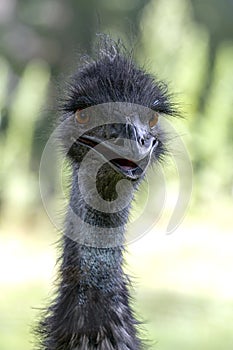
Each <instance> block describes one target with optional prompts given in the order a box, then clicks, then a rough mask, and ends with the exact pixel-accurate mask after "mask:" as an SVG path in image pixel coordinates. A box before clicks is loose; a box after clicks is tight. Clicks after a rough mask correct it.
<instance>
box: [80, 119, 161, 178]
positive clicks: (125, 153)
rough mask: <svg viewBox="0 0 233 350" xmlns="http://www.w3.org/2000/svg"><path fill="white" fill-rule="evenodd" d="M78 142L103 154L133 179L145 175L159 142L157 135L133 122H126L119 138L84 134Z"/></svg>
mask: <svg viewBox="0 0 233 350" xmlns="http://www.w3.org/2000/svg"><path fill="white" fill-rule="evenodd" d="M77 142H78V143H80V144H82V145H85V146H86V147H88V148H92V149H93V150H94V151H96V152H97V153H98V154H101V155H102V156H103V157H104V158H105V159H106V161H107V162H109V163H110V164H111V165H113V167H114V168H115V169H116V170H117V171H118V172H121V173H122V174H123V175H125V176H126V177H128V178H130V179H133V180H136V179H139V178H141V177H142V176H143V175H144V173H145V171H146V169H147V167H148V165H149V163H150V158H151V153H152V151H153V149H154V148H155V147H156V146H157V144H158V141H157V140H156V139H155V137H153V136H152V135H151V134H149V133H146V131H145V129H143V128H138V127H136V126H135V125H133V124H125V129H124V133H121V134H120V135H119V136H118V137H117V138H116V137H115V138H110V139H107V140H103V139H102V140H101V139H99V138H97V137H96V136H91V135H88V134H83V135H82V136H81V137H79V139H78V140H77Z"/></svg>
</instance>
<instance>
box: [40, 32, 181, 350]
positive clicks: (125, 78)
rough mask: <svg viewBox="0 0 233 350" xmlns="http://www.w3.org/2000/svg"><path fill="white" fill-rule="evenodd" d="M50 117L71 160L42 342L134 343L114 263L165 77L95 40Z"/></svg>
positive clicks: (54, 349) (160, 107) (122, 278)
mask: <svg viewBox="0 0 233 350" xmlns="http://www.w3.org/2000/svg"><path fill="white" fill-rule="evenodd" d="M62 110H63V111H62V117H61V118H60V119H59V125H60V126H62V127H60V128H59V135H58V136H59V140H60V143H61V144H62V147H63V150H65V155H66V156H67V158H68V160H69V162H70V166H71V169H72V175H71V188H70V199H69V206H68V208H67V213H66V219H65V224H64V232H63V233H64V234H63V237H62V254H61V257H60V265H59V275H58V286H57V293H56V296H55V297H54V300H53V301H52V302H51V305H50V306H49V308H48V310H46V312H45V315H44V317H43V319H42V321H41V322H40V325H39V327H38V330H37V332H38V334H39V338H40V349H43V350H141V349H144V347H145V346H146V345H145V344H144V343H143V341H142V340H141V337H140V335H139V329H138V326H139V322H138V321H137V320H136V318H135V316H134V312H133V310H132V308H131V306H130V304H131V302H130V295H129V283H130V280H129V277H128V276H127V275H126V274H125V272H124V271H123V262H124V259H123V253H124V250H125V245H124V242H125V226H126V224H127V221H128V216H129V210H130V205H131V202H132V200H133V196H134V193H135V191H136V189H137V187H138V185H139V183H140V182H141V181H142V180H143V178H144V176H145V173H146V172H147V169H148V166H151V165H153V164H155V163H156V162H157V161H160V160H161V159H162V158H163V155H164V154H165V153H166V135H165V132H164V131H163V130H162V129H161V126H160V123H159V119H160V118H163V115H173V114H174V113H175V111H174V105H173V103H172V102H171V99H170V95H169V94H168V93H167V87H166V85H165V84H164V83H162V82H159V81H157V80H156V79H155V78H153V77H152V76H151V75H149V74H148V73H146V72H145V71H144V70H143V69H141V68H139V67H137V66H136V65H135V63H134V61H133V58H132V54H131V53H128V52H127V50H126V49H125V48H124V47H123V45H122V44H121V43H120V42H113V41H112V40H111V39H106V40H104V41H103V42H102V43H101V44H100V45H99V46H98V50H97V57H96V58H95V59H85V62H84V63H83V64H82V66H81V67H79V69H78V70H77V71H76V72H75V74H74V75H73V77H72V79H71V82H70V83H69V87H68V92H67V96H66V98H65V101H64V102H63V105H62Z"/></svg>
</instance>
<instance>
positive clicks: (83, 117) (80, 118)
mask: <svg viewBox="0 0 233 350" xmlns="http://www.w3.org/2000/svg"><path fill="white" fill-rule="evenodd" d="M75 118H76V120H77V122H78V123H79V124H87V123H88V122H89V120H90V117H89V115H88V114H86V113H85V112H84V111H82V110H79V109H78V110H77V111H76V112H75Z"/></svg>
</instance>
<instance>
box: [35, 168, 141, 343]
mask: <svg viewBox="0 0 233 350" xmlns="http://www.w3.org/2000/svg"><path fill="white" fill-rule="evenodd" d="M76 170H77V169H74V173H73V184H72V190H71V197H70V205H69V209H68V213H67V222H66V227H65V234H64V239H63V254H62V262H61V265H60V286H59V289H58V295H57V297H56V299H55V301H54V303H53V305H52V306H51V307H50V309H49V314H48V317H46V319H45V321H44V322H43V323H42V325H41V328H42V333H44V334H45V337H44V343H43V344H44V348H45V350H83V349H85V350H97V349H98V350H119V349H122V350H123V349H125V350H126V349H127V350H140V349H141V348H142V347H141V342H140V340H139V339H138V337H137V329H136V327H137V321H136V320H135V318H134V316H133V312H132V311H131V308H130V306H129V293H128V281H129V279H128V276H126V275H125V274H124V272H123V269H122V264H123V257H122V252H123V243H124V227H125V224H126V222H127V218H128V211H129V205H125V203H123V205H122V206H121V203H120V205H119V202H114V203H115V204H116V207H115V208H114V205H113V206H112V207H111V210H112V212H110V213H109V212H106V210H105V211H103V209H106V207H105V205H104V204H103V203H104V202H103V203H102V204H103V206H102V207H100V208H99V209H102V211H101V210H98V209H94V208H93V207H91V206H90V204H88V203H87V202H86V201H85V200H84V197H85V193H86V192H85V190H86V191H87V190H88V186H89V185H88V181H87V182H84V188H82V189H81V188H80V187H81V186H82V184H81V185H80V182H79V179H78V175H77V171H76ZM88 176H89V175H88V174H87V178H88ZM113 179H114V178H113V177H112V178H111V180H113ZM87 180H88V179H87ZM107 184H108V182H107V179H106V183H105V184H104V186H102V185H103V183H102V185H101V184H99V185H100V186H99V190H101V188H102V189H103V190H104V191H105V192H103V193H102V195H103V197H105V202H108V201H110V200H111V198H109V197H108V195H109V193H110V192H109V191H108V190H106V186H105V185H107ZM86 185H87V188H85V186H86ZM112 185H113V184H111V186H110V184H109V188H110V189H111V192H112V193H113V196H112V198H113V200H114V199H115V198H116V195H115V193H114V187H113V186H112ZM131 189H132V187H131ZM83 190H84V191H83ZM93 193H94V192H92V191H89V192H87V194H88V197H89V196H90V197H89V198H86V200H87V201H89V199H91V200H92V203H93V205H95V204H96V201H95V198H94V197H91V196H92V194H93ZM132 193H133V190H132V191H131V193H129V194H128V195H130V196H132ZM129 199H131V197H130V198H129ZM119 208H120V209H121V210H119ZM113 209H115V210H116V211H115V212H114V210H113ZM117 210H118V211H117Z"/></svg>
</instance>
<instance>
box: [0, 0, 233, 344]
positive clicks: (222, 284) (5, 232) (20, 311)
mask: <svg viewBox="0 0 233 350" xmlns="http://www.w3.org/2000/svg"><path fill="white" fill-rule="evenodd" d="M232 18H233V1H232V0H222V1H218V0H204V1H199V0H192V1H191V0H111V1H108V0H99V1H94V0H89V1H84V0H79V1H78V0H76V1H75V0H73V1H71V0H70V1H66V2H65V1H62V0H56V1H55V0H46V1H45V0H41V1H36V0H1V1H0V30H1V32H0V113H1V114H0V290H1V292H0V349H1V350H15V349H17V350H29V349H32V348H33V344H34V343H35V340H34V337H33V335H32V328H33V326H34V325H35V323H36V322H37V319H38V315H39V312H40V311H39V310H38V308H40V307H42V306H43V305H44V304H45V302H46V301H47V297H48V296H49V295H51V293H52V288H51V284H52V279H53V277H54V275H55V273H56V271H55V268H54V264H55V259H56V249H55V245H53V243H54V242H55V241H56V240H57V239H58V233H57V232H56V229H55V228H54V227H53V225H52V223H51V222H50V221H49V218H48V216H47V215H46V212H45V210H44V208H43V205H42V202H41V198H40V191H39V182H38V173H39V164H40V158H41V154H42V151H43V148H44V146H45V143H46V140H47V138H48V137H49V134H50V132H51V131H52V124H53V120H54V119H55V118H56V111H55V110H54V109H55V108H54V106H56V102H55V101H56V97H57V96H58V94H57V90H59V89H61V88H62V86H63V83H64V81H65V80H67V78H68V76H69V75H70V74H71V72H72V71H73V70H74V68H75V65H76V61H77V57H78V55H79V54H80V52H81V53H82V52H88V53H90V52H91V48H92V45H93V43H94V42H95V41H96V33H99V32H104V33H109V34H111V35H112V36H113V37H114V38H117V37H120V38H122V40H123V41H124V42H125V44H126V46H128V47H132V46H133V47H134V48H135V59H136V61H137V62H138V63H139V64H142V65H145V66H146V68H147V69H148V70H149V71H150V72H152V73H154V74H156V75H158V76H159V78H160V79H164V80H165V81H167V82H168V83H169V85H170V88H171V90H172V91H173V92H175V94H176V99H177V100H178V101H179V102H180V104H181V105H182V110H183V114H184V115H185V116H186V120H182V121H176V122H175V124H176V127H177V130H179V132H180V134H182V137H183V140H184V142H185V144H186V146H187V148H188V150H189V153H190V157H191V160H192V164H193V193H192V199H191V202H190V206H189V209H188V210H187V213H186V217H185V219H184V221H183V223H182V224H181V225H180V226H179V228H178V229H177V230H176V231H175V232H174V233H173V234H172V235H166V234H165V233H164V232H165V228H166V225H167V222H168V218H169V215H170V214H171V210H172V209H171V208H172V203H173V206H174V196H175V190H174V189H175V187H176V185H174V184H173V181H174V180H173V175H174V172H173V170H172V167H169V166H168V174H169V176H168V183H167V193H168V199H167V204H166V207H165V210H164V212H163V215H162V217H161V218H160V220H159V222H158V223H157V225H156V227H154V228H153V229H152V230H151V231H150V232H149V233H148V234H147V235H146V236H145V237H143V238H141V239H140V240H138V241H137V242H135V243H133V244H131V245H130V246H129V253H128V255H127V257H126V258H127V263H128V264H127V271H129V273H130V274H131V275H133V276H134V277H135V278H134V281H135V292H134V294H135V308H136V310H137V312H138V314H140V315H141V316H142V317H143V319H145V320H146V323H145V326H144V330H145V334H146V337H147V338H149V339H151V342H152V349H161V350H173V349H180V350H182V349H183V350H187V349H188V350H192V349H195V350H196V349H199V350H209V349H211V350H214V349H216V350H217V349H218V350H219V349H220V348H221V349H223V350H232V349H233V333H232V324H233V282H232V281H233V204H232V196H233V159H232V158H233V157H232V156H233V118H232V110H233V26H232ZM51 106H52V107H51ZM153 176H155V177H156V174H155V175H153ZM155 181H156V180H155ZM48 190H49V198H51V200H53V195H54V190H55V189H54V187H53V186H51V188H48ZM135 210H136V211H137V207H135ZM146 215H153V211H151V213H146V214H145V213H144V216H146ZM142 227H143V222H142Z"/></svg>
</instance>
